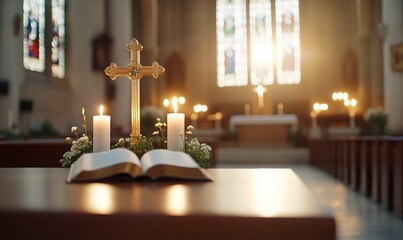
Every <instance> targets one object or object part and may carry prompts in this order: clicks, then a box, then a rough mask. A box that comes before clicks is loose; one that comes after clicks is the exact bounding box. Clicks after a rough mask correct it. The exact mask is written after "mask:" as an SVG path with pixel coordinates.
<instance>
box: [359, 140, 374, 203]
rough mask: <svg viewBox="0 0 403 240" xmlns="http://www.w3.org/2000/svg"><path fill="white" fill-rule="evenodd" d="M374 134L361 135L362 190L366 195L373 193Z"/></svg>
mask: <svg viewBox="0 0 403 240" xmlns="http://www.w3.org/2000/svg"><path fill="white" fill-rule="evenodd" d="M373 140H374V137H373V136H364V137H360V142H361V144H360V156H359V160H360V188H359V190H360V192H361V193H362V194H363V195H365V196H368V197H369V196H371V193H372V160H371V159H372V151H371V146H372V141H373Z"/></svg>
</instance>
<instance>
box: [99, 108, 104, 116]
mask: <svg viewBox="0 0 403 240" xmlns="http://www.w3.org/2000/svg"><path fill="white" fill-rule="evenodd" d="M99 115H101V116H102V115H104V105H101V106H99Z"/></svg>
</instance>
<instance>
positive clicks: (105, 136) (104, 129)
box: [93, 105, 111, 153]
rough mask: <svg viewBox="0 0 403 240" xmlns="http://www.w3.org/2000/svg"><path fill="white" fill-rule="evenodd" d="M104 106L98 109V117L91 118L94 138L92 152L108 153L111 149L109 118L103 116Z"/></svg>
mask: <svg viewBox="0 0 403 240" xmlns="http://www.w3.org/2000/svg"><path fill="white" fill-rule="evenodd" d="M103 113H104V106H102V105H101V106H100V107H99V115H95V116H94V117H93V124H94V136H93V152H94V153H95V152H102V151H108V150H110V149H111V147H110V144H111V116H107V115H103Z"/></svg>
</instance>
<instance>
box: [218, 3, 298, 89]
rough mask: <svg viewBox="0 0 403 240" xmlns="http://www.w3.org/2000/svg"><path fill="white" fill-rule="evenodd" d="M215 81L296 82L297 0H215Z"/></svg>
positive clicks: (231, 83)
mask: <svg viewBox="0 0 403 240" xmlns="http://www.w3.org/2000/svg"><path fill="white" fill-rule="evenodd" d="M216 12H217V15H216V27H217V85H218V86H219V87H226V86H246V85H248V84H251V85H259V84H263V85H271V84H273V83H278V84H298V83H299V82H300V80H301V67H300V59H301V51H300V31H299V30H300V29H299V0H217V8H216Z"/></svg>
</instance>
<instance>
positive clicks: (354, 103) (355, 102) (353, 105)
mask: <svg viewBox="0 0 403 240" xmlns="http://www.w3.org/2000/svg"><path fill="white" fill-rule="evenodd" d="M350 105H351V106H352V107H356V106H357V100H355V99H354V98H353V99H351V101H350Z"/></svg>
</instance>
